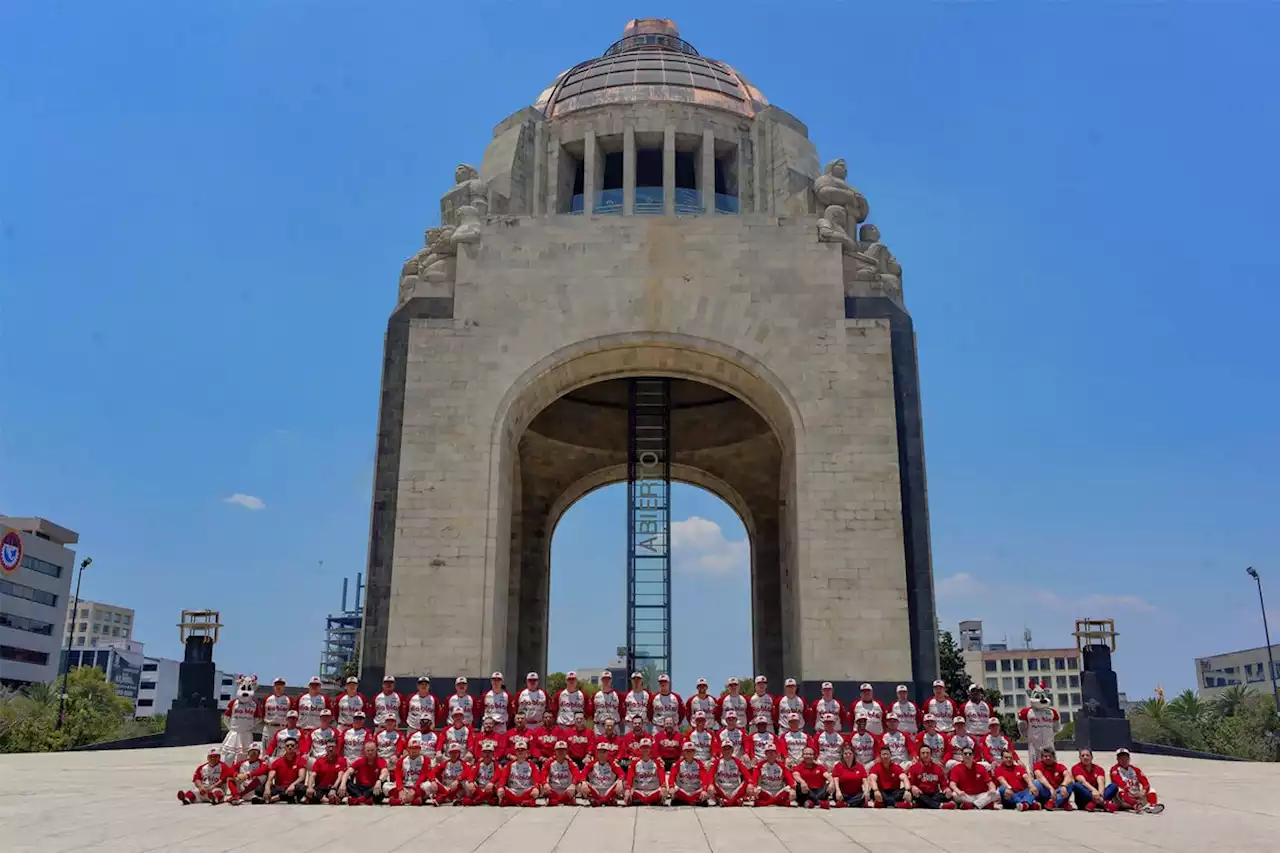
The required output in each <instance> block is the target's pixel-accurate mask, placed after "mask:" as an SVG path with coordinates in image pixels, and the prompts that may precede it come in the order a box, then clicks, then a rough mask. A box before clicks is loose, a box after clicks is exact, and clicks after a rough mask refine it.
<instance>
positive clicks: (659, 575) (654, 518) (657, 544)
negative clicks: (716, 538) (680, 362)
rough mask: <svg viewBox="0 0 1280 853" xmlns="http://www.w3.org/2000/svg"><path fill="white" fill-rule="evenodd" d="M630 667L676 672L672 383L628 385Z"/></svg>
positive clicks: (643, 381) (649, 381)
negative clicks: (673, 648) (673, 646)
mask: <svg viewBox="0 0 1280 853" xmlns="http://www.w3.org/2000/svg"><path fill="white" fill-rule="evenodd" d="M627 426H628V436H627V667H628V668H629V669H630V670H631V671H632V672H635V671H638V670H644V669H647V668H652V669H654V670H657V672H659V673H662V672H670V671H671V535H670V534H671V500H670V499H671V380H669V379H647V378H646V379H630V380H628V382H627Z"/></svg>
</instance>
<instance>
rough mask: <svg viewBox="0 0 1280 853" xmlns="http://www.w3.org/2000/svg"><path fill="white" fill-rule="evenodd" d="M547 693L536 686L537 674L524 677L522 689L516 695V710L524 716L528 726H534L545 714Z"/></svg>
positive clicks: (547, 702) (532, 673) (533, 673)
mask: <svg viewBox="0 0 1280 853" xmlns="http://www.w3.org/2000/svg"><path fill="white" fill-rule="evenodd" d="M549 702H550V700H549V699H548V698H547V691H545V690H543V689H542V688H541V687H539V686H538V673H536V672H531V673H529V674H528V675H526V676H525V677H524V689H523V690H521V691H520V692H519V693H517V694H516V710H517V711H519V712H520V713H522V714H524V718H525V719H526V720H528V721H529V725H531V726H534V725H537V724H538V721H539V720H541V719H542V715H543V714H545V713H546V712H547V705H548V704H549Z"/></svg>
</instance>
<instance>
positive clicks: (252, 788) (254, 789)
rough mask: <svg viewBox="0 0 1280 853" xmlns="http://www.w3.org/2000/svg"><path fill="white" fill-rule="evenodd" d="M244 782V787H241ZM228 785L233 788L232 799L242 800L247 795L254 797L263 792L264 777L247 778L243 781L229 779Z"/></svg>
mask: <svg viewBox="0 0 1280 853" xmlns="http://www.w3.org/2000/svg"><path fill="white" fill-rule="evenodd" d="M242 784H243V786H244V787H241V785H242ZM227 786H228V787H230V788H231V799H233V800H242V799H244V798H245V797H252V796H255V795H259V794H261V793H262V779H261V777H257V776H255V777H253V778H251V779H246V780H245V781H244V782H243V783H241V782H238V781H236V780H235V779H229V780H227Z"/></svg>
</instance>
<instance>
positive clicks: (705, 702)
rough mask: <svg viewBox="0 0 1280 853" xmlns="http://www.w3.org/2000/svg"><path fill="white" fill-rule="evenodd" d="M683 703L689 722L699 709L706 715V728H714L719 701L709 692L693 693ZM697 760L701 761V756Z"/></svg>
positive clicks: (718, 713)
mask: <svg viewBox="0 0 1280 853" xmlns="http://www.w3.org/2000/svg"><path fill="white" fill-rule="evenodd" d="M684 704H685V717H686V718H687V719H688V720H689V721H690V722H692V721H693V715H694V714H696V713H698V712H699V711H701V712H702V713H704V714H706V715H707V728H709V729H714V728H716V726H717V725H718V722H717V719H718V717H719V716H720V703H719V702H718V701H716V697H714V696H712V695H711V694H710V693H695V694H693V695H692V696H690V697H689V699H688V700H687V701H686V702H685V703H684ZM698 760H699V761H702V759H701V758H700V759H698Z"/></svg>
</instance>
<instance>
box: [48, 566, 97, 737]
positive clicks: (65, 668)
mask: <svg viewBox="0 0 1280 853" xmlns="http://www.w3.org/2000/svg"><path fill="white" fill-rule="evenodd" d="M92 563H93V558H92V557H85V558H84V559H83V560H81V561H80V574H78V575H76V595H75V600H74V602H72V604H71V632H70V633H69V634H68V635H67V647H66V649H65V650H63V652H62V692H61V694H60V695H59V696H58V725H57V726H56V728H57V729H58V730H61V729H62V712H63V709H64V708H65V707H66V705H67V676H68V675H70V674H71V637H72V636H74V635H75V633H76V631H75V627H76V620H77V619H78V618H80V614H79V612H78V611H79V610H80V582H81V581H82V580H84V570H85V569H87V568H89V566H90V564H92Z"/></svg>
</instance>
